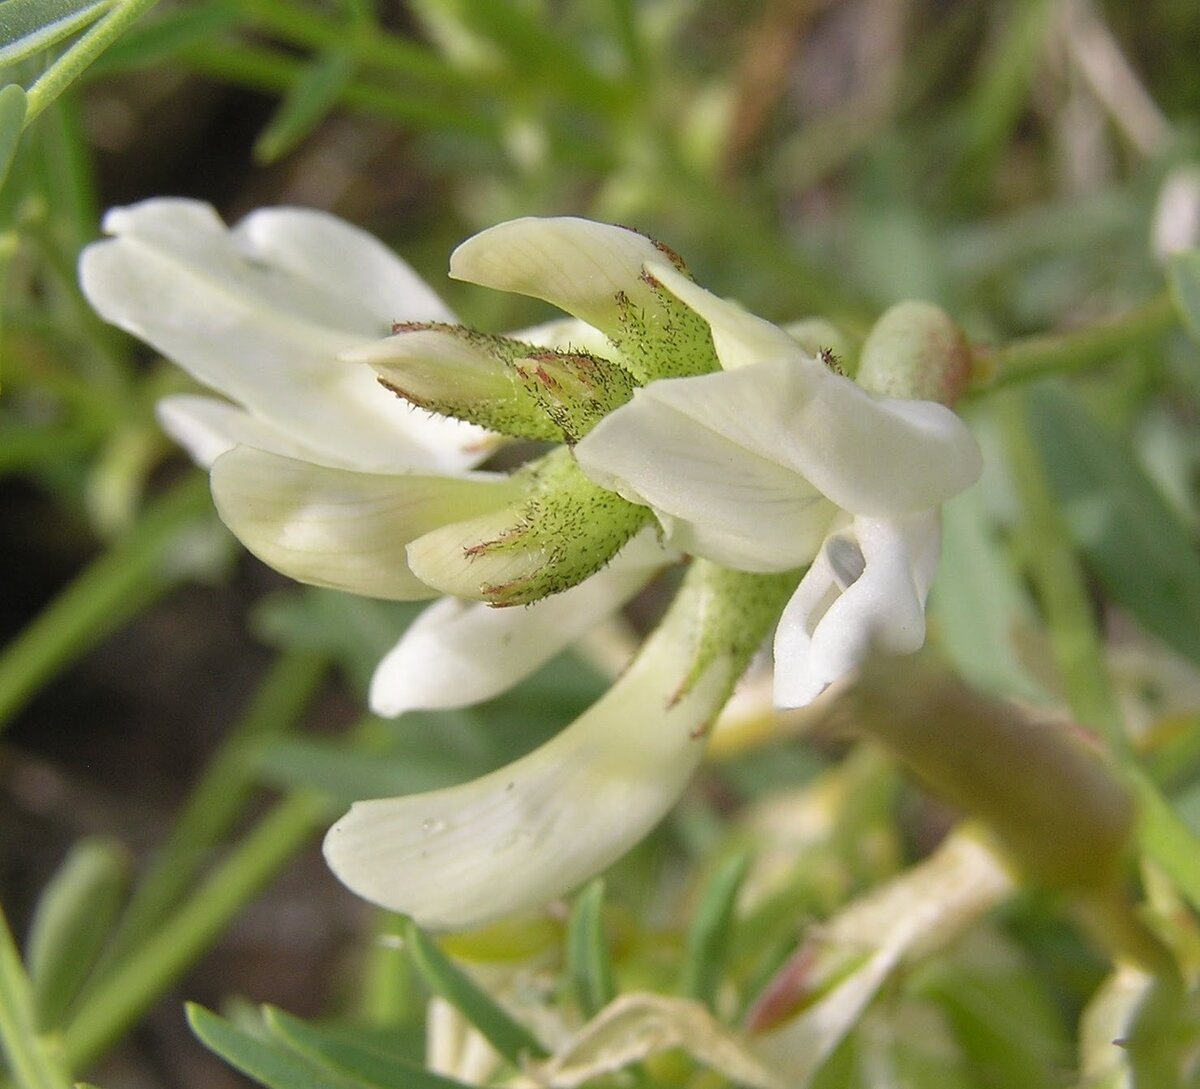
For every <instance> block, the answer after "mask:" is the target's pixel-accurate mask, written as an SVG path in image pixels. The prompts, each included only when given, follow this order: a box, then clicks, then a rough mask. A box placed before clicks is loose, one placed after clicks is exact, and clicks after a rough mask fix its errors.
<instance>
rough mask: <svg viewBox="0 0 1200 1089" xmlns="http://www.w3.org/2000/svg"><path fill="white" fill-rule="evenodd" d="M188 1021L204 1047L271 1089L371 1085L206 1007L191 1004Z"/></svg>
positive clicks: (364, 1087) (350, 1088)
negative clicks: (252, 1030)
mask: <svg viewBox="0 0 1200 1089" xmlns="http://www.w3.org/2000/svg"><path fill="white" fill-rule="evenodd" d="M187 1019H188V1024H189V1025H190V1026H191V1029H192V1032H194V1033H195V1034H196V1037H197V1038H198V1039H199V1040H200V1042H201V1043H202V1044H204V1046H205V1047H207V1048H208V1049H209V1050H210V1051H215V1052H216V1053H217V1054H218V1055H220V1056H221V1058H222V1059H224V1060H225V1061H226V1062H227V1063H229V1065H230V1066H233V1067H235V1068H236V1069H238V1070H240V1071H241V1072H242V1073H243V1074H245V1075H246V1076H247V1077H249V1078H253V1079H254V1080H255V1081H257V1082H259V1083H260V1084H262V1085H265V1086H267V1087H268V1089H370V1086H369V1083H368V1082H364V1081H360V1080H359V1079H357V1078H352V1077H348V1076H346V1075H344V1074H341V1073H336V1072H334V1071H333V1070H330V1069H327V1068H324V1067H322V1066H320V1065H319V1064H317V1063H314V1062H313V1061H312V1060H310V1059H306V1058H304V1057H302V1056H300V1055H297V1054H296V1053H295V1052H293V1051H291V1050H290V1049H288V1048H286V1047H284V1046H283V1045H282V1044H279V1043H276V1042H274V1041H271V1040H264V1039H262V1038H261V1037H259V1036H255V1035H253V1034H252V1033H250V1032H247V1031H246V1030H245V1029H243V1028H239V1027H237V1026H236V1025H233V1024H231V1023H230V1022H229V1021H226V1020H225V1019H224V1018H223V1017H218V1016H217V1015H216V1014H215V1013H211V1012H209V1011H208V1010H206V1009H205V1008H204V1007H203V1006H197V1005H195V1004H194V1003H188V1005H187Z"/></svg>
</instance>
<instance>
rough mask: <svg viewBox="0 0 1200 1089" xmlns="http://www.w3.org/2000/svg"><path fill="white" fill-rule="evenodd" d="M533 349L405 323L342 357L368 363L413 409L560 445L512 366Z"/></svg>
mask: <svg viewBox="0 0 1200 1089" xmlns="http://www.w3.org/2000/svg"><path fill="white" fill-rule="evenodd" d="M537 351H538V349H537V348H534V347H533V346H532V345H530V344H524V343H522V342H521V341H517V340H511V339H509V338H508V337H503V336H493V335H489V334H487V333H479V332H476V331H475V330H473V329H467V328H465V327H464V326H461V325H448V324H445V323H443V322H404V323H401V324H397V325H396V326H394V327H393V335H392V336H390V337H388V338H387V339H386V340H380V341H377V342H376V343H374V344H367V345H364V346H363V347H359V348H353V349H351V350H349V351H347V352H343V353H342V355H341V357H340V358H341V359H342V360H343V361H344V362H347V363H367V364H369V365H370V366H371V367H373V368H374V369H375V371H376V372H377V373H378V375H379V380H380V382H381V383H382V384H383V385H384V386H386V387H387V388H388V389H390V390H391V391H392V392H393V393H395V394H396V395H397V396H398V397H403V398H404V399H405V400H406V401H408V402H410V403H411V404H413V405H416V406H417V407H418V408H423V409H426V410H427V411H429V412H436V413H438V414H439V415H441V416H452V417H454V418H455V419H459V420H466V421H468V422H469V423H473V424H478V425H479V426H480V427H486V428H487V429H488V430H490V431H498V432H499V433H500V434H502V435H511V436H513V437H514V438H525V439H544V440H546V441H549V442H560V441H562V439H563V438H564V435H563V432H562V431H561V429H560V428H559V427H558V426H557V425H556V424H555V423H554V422H553V421H552V420H551V419H550V418H549V417H548V416H547V415H546V412H545V410H544V409H543V408H542V407H541V405H540V404H539V403H538V401H537V399H536V398H534V397H533V396H532V395H531V394H530V393H529V391H528V390H527V389H526V388H525V385H524V383H522V381H521V380H520V376H519V375H518V373H517V370H516V368H515V367H514V366H513V361H514V360H515V359H517V358H521V357H524V356H527V355H529V354H530V353H536V352H537Z"/></svg>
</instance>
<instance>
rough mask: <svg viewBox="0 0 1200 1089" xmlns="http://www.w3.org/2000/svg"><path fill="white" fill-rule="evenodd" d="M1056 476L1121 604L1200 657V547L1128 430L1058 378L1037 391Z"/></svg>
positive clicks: (1042, 439) (1035, 421) (1073, 520)
mask: <svg viewBox="0 0 1200 1089" xmlns="http://www.w3.org/2000/svg"><path fill="white" fill-rule="evenodd" d="M1029 409H1030V415H1029V418H1030V424H1031V430H1032V432H1033V436H1034V439H1035V441H1036V442H1037V444H1038V446H1039V448H1040V451H1041V457H1042V460H1043V462H1044V465H1045V470H1046V474H1047V478H1048V480H1049V482H1050V486H1051V487H1052V488H1053V490H1054V492H1055V493H1056V494H1057V496H1058V498H1059V500H1060V501H1061V503H1062V515H1063V518H1064V520H1065V522H1066V523H1067V525H1068V527H1069V528H1070V531H1071V534H1072V536H1073V537H1074V539H1075V541H1076V543H1077V544H1078V547H1079V549H1080V552H1081V553H1082V555H1083V557H1084V559H1085V561H1086V562H1087V564H1088V566H1089V567H1090V568H1091V569H1092V571H1094V572H1095V574H1096V576H1097V577H1098V578H1099V580H1100V582H1101V583H1102V584H1103V586H1104V589H1105V591H1106V593H1107V594H1108V595H1109V596H1110V597H1111V598H1112V599H1113V601H1115V602H1116V603H1117V604H1119V605H1121V606H1123V607H1124V608H1126V609H1128V610H1129V611H1130V612H1131V613H1132V614H1133V615H1134V616H1135V617H1136V618H1137V619H1138V620H1139V621H1140V622H1141V623H1142V624H1143V625H1144V626H1145V627H1146V629H1147V630H1148V631H1150V632H1153V633H1154V634H1155V635H1157V636H1158V637H1159V638H1160V639H1162V640H1163V641H1164V642H1166V643H1167V644H1169V645H1170V646H1171V647H1173V648H1174V649H1175V650H1177V651H1178V652H1179V653H1180V654H1183V655H1185V656H1187V657H1188V658H1190V659H1191V660H1192V661H1194V662H1200V625H1198V624H1197V623H1196V618H1197V617H1198V616H1200V555H1198V554H1197V551H1196V548H1195V546H1194V545H1193V542H1192V539H1191V535H1190V534H1189V533H1188V531H1187V530H1186V529H1185V528H1184V526H1183V525H1182V524H1181V523H1180V521H1179V519H1178V518H1177V517H1176V516H1175V514H1174V512H1173V511H1172V510H1171V508H1170V507H1169V506H1168V505H1167V503H1166V501H1165V500H1164V499H1163V498H1162V496H1161V495H1160V494H1159V493H1158V491H1157V490H1156V489H1155V487H1154V485H1153V484H1152V483H1151V481H1150V479H1149V478H1148V477H1147V476H1146V474H1145V473H1144V472H1143V471H1142V469H1141V467H1140V466H1139V465H1138V463H1137V462H1136V460H1135V459H1134V457H1133V454H1132V452H1131V450H1130V449H1129V447H1128V446H1127V444H1126V443H1125V442H1124V440H1123V439H1122V438H1121V437H1120V436H1118V435H1116V434H1114V433H1113V432H1112V431H1110V430H1109V429H1108V428H1107V427H1105V426H1104V425H1102V424H1101V423H1100V421H1098V420H1096V419H1095V418H1094V417H1093V416H1092V415H1091V413H1089V412H1088V411H1087V409H1086V408H1084V406H1083V405H1082V403H1081V402H1080V401H1079V400H1078V398H1076V397H1075V396H1073V395H1072V394H1070V393H1069V392H1067V391H1066V390H1065V389H1063V388H1062V387H1059V386H1045V385H1043V386H1041V387H1039V388H1037V389H1034V390H1032V391H1031V393H1030V398H1029Z"/></svg>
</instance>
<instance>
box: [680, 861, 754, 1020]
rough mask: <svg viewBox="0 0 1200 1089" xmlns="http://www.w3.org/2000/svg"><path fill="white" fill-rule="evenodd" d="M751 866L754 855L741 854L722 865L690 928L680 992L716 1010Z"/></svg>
mask: <svg viewBox="0 0 1200 1089" xmlns="http://www.w3.org/2000/svg"><path fill="white" fill-rule="evenodd" d="M749 866H750V853H749V852H748V851H741V852H739V853H738V854H736V855H734V856H733V857H732V858H728V859H726V860H725V862H724V863H723V864H722V865H721V866H720V868H719V869H718V870H717V872H716V873H715V874H714V875H713V877H712V880H711V881H709V883H708V887H707V888H706V889H705V890H704V897H703V899H702V900H701V901H700V906H699V907H698V908H697V909H696V913H695V916H694V917H693V918H692V924H691V926H690V927H688V933H687V948H686V951H685V953H684V960H683V973H682V978H681V980H680V990H681V991H682V992H683V993H684V994H685V995H686V996H687V997H688V998H694V999H696V1000H697V1001H699V1002H703V1003H704V1004H705V1005H706V1006H708V1007H709V1009H712V1010H714V1011H715V1009H716V997H717V986H718V984H719V983H720V982H721V976H722V974H723V973H724V971H725V960H726V957H727V956H728V953H729V947H730V935H731V932H732V930H733V926H734V921H733V916H734V910H735V908H736V907H737V897H738V892H739V891H740V890H741V887H742V881H743V880H744V879H745V876H746V871H747V869H748V868H749Z"/></svg>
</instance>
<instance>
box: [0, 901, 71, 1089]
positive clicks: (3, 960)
mask: <svg viewBox="0 0 1200 1089" xmlns="http://www.w3.org/2000/svg"><path fill="white" fill-rule="evenodd" d="M0 1045H2V1046H3V1048H4V1054H5V1056H6V1057H7V1059H8V1068H9V1070H10V1071H11V1073H12V1077H13V1080H14V1083H15V1084H16V1085H17V1086H19V1087H20V1089H66V1087H67V1086H68V1085H70V1079H69V1078H68V1077H67V1075H66V1072H65V1071H63V1070H62V1069H61V1068H60V1067H59V1064H58V1063H57V1062H55V1060H54V1058H53V1056H52V1055H51V1053H50V1051H49V1049H48V1048H47V1047H46V1044H45V1041H44V1039H43V1038H42V1037H41V1036H39V1035H38V1031H37V1018H36V1016H35V1014H34V1003H33V993H32V990H31V988H30V985H29V977H28V976H27V975H26V974H25V969H24V967H23V966H22V964H21V957H20V955H19V954H18V953H17V946H16V942H14V941H13V936H12V932H11V931H10V930H9V928H8V921H7V920H6V919H5V918H4V916H3V914H0Z"/></svg>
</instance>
